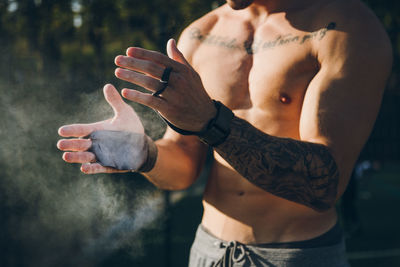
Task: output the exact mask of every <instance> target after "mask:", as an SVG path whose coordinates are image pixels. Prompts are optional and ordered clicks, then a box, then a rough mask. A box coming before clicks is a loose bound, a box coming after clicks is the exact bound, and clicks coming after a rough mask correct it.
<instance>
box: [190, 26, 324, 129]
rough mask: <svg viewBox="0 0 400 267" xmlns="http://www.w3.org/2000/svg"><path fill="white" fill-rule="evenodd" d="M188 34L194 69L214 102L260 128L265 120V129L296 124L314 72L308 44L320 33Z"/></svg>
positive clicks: (266, 30)
mask: <svg viewBox="0 0 400 267" xmlns="http://www.w3.org/2000/svg"><path fill="white" fill-rule="evenodd" d="M243 32H247V34H243ZM191 34H192V38H193V39H194V41H197V43H198V49H197V50H196V53H195V54H194V56H193V58H192V63H193V66H194V68H195V69H196V70H197V71H198V72H199V74H200V76H201V78H202V81H203V84H204V87H205V88H206V90H207V91H208V93H209V94H210V96H211V97H212V98H213V99H217V100H220V101H222V102H223V103H224V104H226V105H228V106H229V107H230V108H231V109H233V110H234V111H235V113H236V115H239V116H241V117H243V118H245V119H247V120H248V121H249V122H251V123H254V125H256V126H258V127H259V128H261V129H266V127H264V122H265V121H266V120H265V118H268V119H269V125H271V121H272V122H277V123H279V124H280V125H283V124H282V122H284V121H291V123H292V124H291V126H296V125H297V124H296V121H297V122H298V120H299V116H300V113H301V107H302V103H303V98H304V94H305V91H306V89H307V87H308V84H309V83H310V81H311V80H312V78H313V77H314V76H315V74H316V72H317V71H318V64H317V60H316V58H315V56H314V55H313V53H312V45H311V42H312V41H313V39H318V38H320V37H321V36H322V34H323V33H320V32H315V33H302V32H297V31H294V30H283V31H278V30H276V29H270V30H268V29H264V30H262V31H260V32H253V31H246V29H245V28H242V29H240V27H237V28H233V29H232V31H231V33H230V34H229V33H228V32H227V31H219V30H215V31H212V32H209V33H202V32H201V31H200V30H199V29H193V30H192V32H191ZM196 39H197V40H196Z"/></svg>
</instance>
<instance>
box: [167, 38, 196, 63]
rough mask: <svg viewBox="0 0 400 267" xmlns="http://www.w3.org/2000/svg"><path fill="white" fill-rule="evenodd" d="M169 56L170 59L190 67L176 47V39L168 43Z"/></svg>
mask: <svg viewBox="0 0 400 267" xmlns="http://www.w3.org/2000/svg"><path fill="white" fill-rule="evenodd" d="M167 54H168V56H169V57H170V58H172V59H173V60H175V61H178V62H180V63H182V64H184V65H186V66H189V67H191V66H190V64H189V62H187V60H186V59H185V56H184V55H183V54H182V52H181V51H179V49H178V47H177V46H176V41H175V40H174V39H169V41H168V43H167Z"/></svg>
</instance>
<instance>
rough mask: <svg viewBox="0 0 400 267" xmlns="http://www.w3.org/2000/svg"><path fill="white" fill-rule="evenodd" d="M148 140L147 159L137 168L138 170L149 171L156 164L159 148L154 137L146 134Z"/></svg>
mask: <svg viewBox="0 0 400 267" xmlns="http://www.w3.org/2000/svg"><path fill="white" fill-rule="evenodd" d="M146 141H147V145H148V151H147V159H146V161H145V162H144V163H143V165H142V166H140V168H139V169H138V170H137V172H149V171H151V170H152V169H153V168H154V165H156V161H157V156H158V149H157V146H156V144H155V143H154V141H153V139H151V138H150V137H149V136H147V135H146Z"/></svg>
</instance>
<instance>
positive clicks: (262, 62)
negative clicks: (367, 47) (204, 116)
mask: <svg viewBox="0 0 400 267" xmlns="http://www.w3.org/2000/svg"><path fill="white" fill-rule="evenodd" d="M322 2H323V3H318V4H315V5H312V6H310V7H307V8H304V9H299V10H292V11H290V12H286V13H285V12H278V13H274V14H271V15H270V16H268V17H266V18H262V19H259V20H254V17H246V12H244V11H233V10H231V9H230V8H229V7H228V6H226V5H225V6H223V7H221V8H219V9H217V10H215V11H213V12H212V13H211V14H208V15H206V16H205V17H203V18H202V19H200V20H199V21H198V22H195V23H194V24H192V25H191V26H190V27H189V28H188V29H187V30H186V31H185V33H184V34H183V35H182V38H183V39H185V42H186V43H188V42H189V43H190V44H191V47H192V50H191V51H190V53H189V54H190V58H189V61H190V62H191V64H192V66H193V67H194V68H195V70H196V71H197V72H198V73H199V74H200V76H201V78H202V81H203V84H204V87H205V88H206V90H207V92H208V93H209V95H210V97H211V98H213V99H217V100H219V101H221V102H223V103H224V104H225V105H227V106H228V107H229V108H231V109H232V110H233V111H234V113H235V115H236V116H238V117H240V118H243V119H245V120H247V121H248V122H249V123H251V124H252V125H253V126H255V127H257V128H258V129H260V130H262V131H263V132H265V133H267V134H269V135H274V136H278V137H288V138H293V139H301V138H300V133H299V121H300V115H301V111H302V106H303V99H304V95H305V93H306V90H307V87H308V85H309V83H310V82H311V80H312V79H313V77H314V76H315V75H316V74H317V73H318V71H319V67H320V62H319V61H318V45H319V44H320V43H321V42H322V41H323V39H324V38H326V37H327V36H328V35H329V34H332V33H333V32H334V30H335V28H336V27H337V25H340V23H341V21H338V20H336V19H335V18H334V16H331V14H327V16H326V18H325V19H321V17H324V16H321V14H318V12H320V11H321V10H326V7H325V6H324V5H325V4H326V5H328V4H330V2H332V1H325V2H324V1H322ZM360 6H361V5H360ZM324 12H325V11H324ZM313 17H318V18H319V19H317V20H315V19H314V20H310V18H313ZM316 21H317V22H316ZM340 26H342V25H340ZM203 204H204V216H203V221H202V224H203V225H204V227H205V228H207V229H208V230H209V231H210V232H211V233H212V234H214V235H215V236H217V237H219V238H221V239H223V240H237V241H240V242H243V243H267V242H288V241H298V240H306V239H310V238H313V237H315V236H318V235H320V234H322V233H324V232H326V231H327V230H329V229H330V228H331V227H332V226H333V225H334V224H335V223H336V213H335V211H334V210H333V209H332V210H330V211H328V212H325V213H318V212H316V211H314V210H312V209H310V208H307V207H305V206H302V205H299V204H296V203H294V202H290V201H287V200H284V199H282V198H279V197H276V196H274V195H272V194H269V193H268V192H266V191H264V190H262V189H260V188H258V187H256V186H255V185H253V184H251V183H250V182H248V181H247V180H246V179H244V178H243V177H242V176H240V175H239V174H238V173H237V172H236V171H235V170H234V169H233V168H232V167H231V166H230V165H229V164H228V163H226V161H225V160H224V159H222V158H221V157H220V156H219V155H218V154H215V161H214V165H213V167H212V170H211V174H210V177H209V180H208V184H207V187H206V190H205V193H204V200H203Z"/></svg>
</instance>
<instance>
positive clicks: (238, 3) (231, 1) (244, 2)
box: [226, 0, 254, 10]
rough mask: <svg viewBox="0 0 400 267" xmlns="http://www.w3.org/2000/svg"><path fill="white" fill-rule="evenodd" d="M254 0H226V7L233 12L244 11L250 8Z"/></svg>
mask: <svg viewBox="0 0 400 267" xmlns="http://www.w3.org/2000/svg"><path fill="white" fill-rule="evenodd" d="M253 1H254V0H226V2H227V3H228V5H229V6H230V7H231V8H232V9H234V10H240V9H245V8H246V7H248V6H250V5H251V4H252V3H253Z"/></svg>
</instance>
